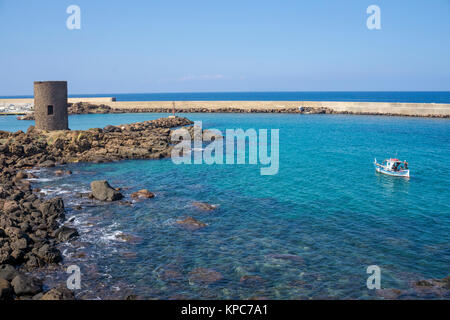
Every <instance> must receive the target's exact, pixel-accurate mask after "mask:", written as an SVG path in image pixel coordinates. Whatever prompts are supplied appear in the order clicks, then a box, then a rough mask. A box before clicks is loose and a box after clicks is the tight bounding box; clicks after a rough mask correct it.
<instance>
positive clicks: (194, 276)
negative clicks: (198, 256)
mask: <svg viewBox="0 0 450 320" xmlns="http://www.w3.org/2000/svg"><path fill="white" fill-rule="evenodd" d="M222 279H223V276H222V274H221V273H220V272H217V271H215V270H212V269H207V268H197V269H194V270H192V271H191V272H189V282H191V283H194V284H203V285H207V284H210V283H214V282H217V281H220V280H222Z"/></svg>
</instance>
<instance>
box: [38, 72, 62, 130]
mask: <svg viewBox="0 0 450 320" xmlns="http://www.w3.org/2000/svg"><path fill="white" fill-rule="evenodd" d="M34 118H35V121H36V128H37V129H41V130H48V131H51V130H68V129H69V118H68V115H67V81H35V82H34Z"/></svg>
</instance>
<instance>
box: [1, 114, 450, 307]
mask: <svg viewBox="0 0 450 320" xmlns="http://www.w3.org/2000/svg"><path fill="white" fill-rule="evenodd" d="M158 116H159V115H157V114H126V115H115V114H112V115H78V116H72V117H71V118H70V127H71V128H73V129H82V128H83V129H86V128H90V127H93V126H98V127H103V126H105V125H107V124H110V123H112V124H120V123H126V122H129V121H143V120H148V119H154V118H157V117H158ZM186 116H187V117H188V118H190V119H191V120H202V121H203V127H204V128H217V129H221V130H224V129H225V128H243V129H247V128H255V129H259V128H267V129H271V128H279V129H280V170H279V173H278V175H275V176H261V175H260V174H259V168H258V166H253V165H239V166H237V165H235V166H232V165H212V166H209V165H201V166H200V165H190V166H189V165H174V164H173V163H172V162H171V161H170V160H158V161H124V162H118V163H109V164H76V165H75V164H74V165H69V166H67V167H68V168H69V169H71V170H72V171H73V172H74V174H73V175H72V176H68V177H59V178H56V177H55V176H54V174H53V171H54V170H47V171H43V172H41V174H40V176H41V178H43V181H41V182H38V183H37V186H39V187H40V188H42V189H43V190H44V191H45V192H47V193H48V194H49V195H56V194H59V195H61V196H63V197H64V198H65V201H66V205H67V207H68V219H71V218H75V221H74V222H73V223H74V224H75V225H76V227H77V228H78V229H79V230H80V234H81V237H80V239H79V240H78V241H77V242H75V243H74V244H73V245H70V246H63V247H62V250H63V251H64V253H65V256H66V258H65V264H66V265H69V264H78V265H79V266H80V267H81V270H82V272H83V278H82V287H83V289H82V292H81V293H80V296H84V297H88V298H96V297H100V298H105V297H118V298H121V297H123V296H124V295H126V294H127V293H131V292H132V293H137V294H140V295H142V296H143V297H146V298H162V299H167V298H174V297H175V298H176V297H187V298H213V299H215V298H222V299H247V298H250V297H254V296H259V297H267V298H274V299H295V298H305V299H306V298H323V297H333V298H363V299H364V298H373V297H374V294H373V292H370V291H369V290H367V289H366V287H365V283H366V279H367V276H368V275H367V274H366V268H367V266H369V265H373V264H375V265H378V266H380V267H381V270H382V281H381V285H382V287H383V288H408V287H409V284H410V282H411V281H413V280H418V279H424V278H442V277H445V276H447V275H448V274H449V270H450V268H449V267H450V246H449V243H450V204H449V202H448V199H449V198H450V188H449V186H450V183H449V182H450V178H449V175H450V167H449V163H450V121H449V120H446V119H421V118H397V117H374V116H345V115H284V114H280V115H271V114H270V115H269V114H188V115H186ZM28 125H29V123H28V124H25V123H24V121H16V120H14V119H13V118H12V120H11V121H9V122H8V123H7V124H5V123H4V122H2V123H0V129H3V128H4V127H7V128H10V129H11V128H14V129H26V127H27V126H28ZM396 154H398V157H400V158H401V159H407V160H408V162H409V164H410V169H411V174H412V177H411V179H409V180H405V179H399V178H392V177H388V176H381V175H378V174H376V173H375V172H374V169H373V165H372V162H373V158H374V157H377V158H378V159H384V158H386V157H389V156H395V155H396ZM55 170H56V168H55ZM97 179H107V180H108V181H110V183H111V184H112V185H113V186H117V187H123V188H125V189H124V190H123V192H124V194H125V195H126V197H127V199H129V196H130V194H131V193H132V192H134V191H137V190H139V189H142V188H147V189H149V190H151V191H152V192H154V193H155V194H156V198H154V199H150V200H147V201H142V202H136V203H133V204H132V205H118V204H106V205H100V206H99V205H96V204H95V203H86V200H82V199H79V198H77V197H75V196H74V195H75V193H76V192H87V191H88V190H89V183H90V181H92V180H97ZM193 201H205V202H208V203H212V204H217V205H218V206H219V208H218V209H217V210H215V211H212V212H203V211H200V210H198V209H196V208H195V207H194V206H193V205H192V202H193ZM79 203H81V205H82V207H83V210H81V211H77V210H75V209H74V206H75V205H76V204H79ZM185 216H193V217H194V218H196V219H198V220H200V221H202V222H205V223H207V224H208V226H207V227H205V228H203V229H200V230H197V231H189V230H185V229H183V228H180V226H178V225H177V224H176V223H175V221H176V220H178V219H180V218H183V217H185ZM120 234H122V235H127V236H128V237H129V241H128V242H127V241H122V240H121V239H120V238H117V237H116V236H117V235H120ZM274 254H275V255H276V254H291V255H298V256H300V257H301V258H302V261H300V259H295V260H280V259H274V258H273V255H274ZM80 256H81V257H80ZM200 267H201V268H210V269H214V270H216V271H218V272H220V273H221V274H222V275H223V279H222V280H221V281H219V282H217V283H215V284H210V285H198V284H195V283H192V281H191V282H190V281H189V272H191V271H192V270H194V269H195V268H200ZM164 270H176V271H177V272H178V273H179V274H180V275H181V276H180V277H179V278H177V279H175V280H173V279H172V280H171V281H168V280H167V279H166V278H164ZM244 275H257V276H260V277H261V278H262V279H263V281H262V282H259V283H257V284H255V285H251V284H243V283H241V282H240V279H241V277H242V276H244ZM47 277H48V283H51V282H52V281H55V279H65V278H66V277H67V275H65V274H64V273H63V272H61V271H59V272H56V278H55V271H49V272H48V274H47Z"/></svg>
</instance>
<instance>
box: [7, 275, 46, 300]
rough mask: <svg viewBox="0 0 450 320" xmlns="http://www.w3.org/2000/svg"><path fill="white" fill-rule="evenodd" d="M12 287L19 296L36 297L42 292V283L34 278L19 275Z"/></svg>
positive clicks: (13, 281) (12, 282)
mask: <svg viewBox="0 0 450 320" xmlns="http://www.w3.org/2000/svg"><path fill="white" fill-rule="evenodd" d="M11 285H12V287H13V289H14V293H15V294H16V295H17V296H23V295H35V294H37V293H39V292H41V291H42V283H41V282H40V281H38V280H36V279H34V278H31V277H28V276H25V275H22V274H19V275H17V276H16V277H15V278H14V279H13V280H12V281H11Z"/></svg>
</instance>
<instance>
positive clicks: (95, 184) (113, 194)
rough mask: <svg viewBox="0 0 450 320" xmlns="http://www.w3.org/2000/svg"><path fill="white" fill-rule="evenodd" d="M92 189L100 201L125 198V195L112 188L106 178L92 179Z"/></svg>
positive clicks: (94, 195)
mask: <svg viewBox="0 0 450 320" xmlns="http://www.w3.org/2000/svg"><path fill="white" fill-rule="evenodd" d="M91 189H92V195H93V197H94V198H95V199H97V200H100V201H116V200H120V199H122V198H123V195H122V194H121V193H120V192H119V191H116V190H115V189H114V188H112V187H111V186H110V185H109V183H108V181H106V180H98V181H92V182H91Z"/></svg>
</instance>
